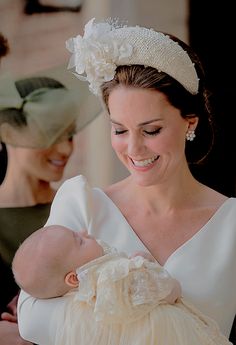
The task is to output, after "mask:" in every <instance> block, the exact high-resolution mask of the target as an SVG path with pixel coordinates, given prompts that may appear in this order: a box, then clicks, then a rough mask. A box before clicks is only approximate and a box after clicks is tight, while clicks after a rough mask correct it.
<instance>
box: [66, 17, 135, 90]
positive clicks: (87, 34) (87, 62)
mask: <svg viewBox="0 0 236 345" xmlns="http://www.w3.org/2000/svg"><path fill="white" fill-rule="evenodd" d="M94 20H95V18H93V19H91V20H90V21H89V22H88V23H87V24H86V25H85V29H84V36H83V37H82V36H81V35H78V36H76V37H73V38H71V39H69V40H67V41H66V47H67V49H68V50H69V51H70V52H71V53H72V56H71V58H70V61H69V65H68V68H74V67H75V72H76V73H75V75H76V76H77V77H78V78H79V79H80V80H87V81H88V82H89V88H90V90H91V92H93V93H94V94H95V95H98V94H99V93H100V86H101V84H102V83H103V82H105V81H110V80H112V79H113V78H114V75H115V70H116V67H117V63H115V62H117V61H120V62H122V59H124V58H127V57H129V56H131V54H132V52H133V48H132V46H131V45H130V44H128V43H119V42H118V41H116V40H114V39H111V37H110V34H111V33H112V31H113V30H114V29H115V28H116V26H114V24H111V23H108V22H106V23H100V24H95V23H94Z"/></svg>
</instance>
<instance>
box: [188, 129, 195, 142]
mask: <svg viewBox="0 0 236 345" xmlns="http://www.w3.org/2000/svg"><path fill="white" fill-rule="evenodd" d="M195 137H196V134H195V132H194V130H191V129H189V130H188V131H187V133H186V140H188V141H193V139H194V138H195Z"/></svg>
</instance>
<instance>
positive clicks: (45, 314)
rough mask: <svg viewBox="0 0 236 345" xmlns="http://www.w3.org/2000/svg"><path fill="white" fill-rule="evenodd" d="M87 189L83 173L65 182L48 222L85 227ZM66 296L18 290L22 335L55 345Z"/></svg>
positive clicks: (76, 228)
mask: <svg viewBox="0 0 236 345" xmlns="http://www.w3.org/2000/svg"><path fill="white" fill-rule="evenodd" d="M90 206H91V205H90V189H89V186H88V184H87V182H86V179H85V178H84V177H83V176H77V177H74V178H71V179H69V180H67V181H65V182H64V183H63V184H62V186H61V187H60V188H59V190H58V191H57V193H56V196H55V198H54V200H53V203H52V207H51V211H50V216H49V219H48V221H47V223H46V224H47V225H50V224H60V225H64V226H67V227H69V228H71V229H72V230H74V231H79V230H81V229H83V228H87V226H88V222H89V209H90ZM67 297H68V296H63V297H58V298H52V299H45V300H43V299H36V298H33V297H32V296H30V295H28V294H26V293H25V292H24V291H21V293H20V296H19V300H18V309H17V313H18V323H19V330H20V334H21V336H22V337H23V338H24V339H26V340H28V341H31V342H33V343H35V344H39V345H41V344H42V345H54V338H55V334H56V330H57V327H60V325H61V324H62V322H63V320H62V318H63V317H64V310H65V305H66V301H67Z"/></svg>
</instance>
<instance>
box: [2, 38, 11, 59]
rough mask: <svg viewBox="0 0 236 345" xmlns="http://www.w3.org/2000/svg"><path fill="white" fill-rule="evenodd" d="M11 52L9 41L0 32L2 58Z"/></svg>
mask: <svg viewBox="0 0 236 345" xmlns="http://www.w3.org/2000/svg"><path fill="white" fill-rule="evenodd" d="M9 51H10V49H9V45H8V40H7V39H6V37H4V36H3V34H2V33H1V32H0V58H2V57H4V56H6V55H7V54H8V53H9Z"/></svg>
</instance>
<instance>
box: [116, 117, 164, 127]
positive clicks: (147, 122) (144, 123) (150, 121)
mask: <svg viewBox="0 0 236 345" xmlns="http://www.w3.org/2000/svg"><path fill="white" fill-rule="evenodd" d="M161 120H162V118H159V117H158V118H155V119H151V120H148V121H145V122H141V123H139V124H138V127H140V126H145V125H149V124H150V123H153V122H156V121H161ZM110 122H111V123H113V124H115V125H119V126H123V125H122V123H119V122H117V121H115V120H112V119H111V118H110Z"/></svg>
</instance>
